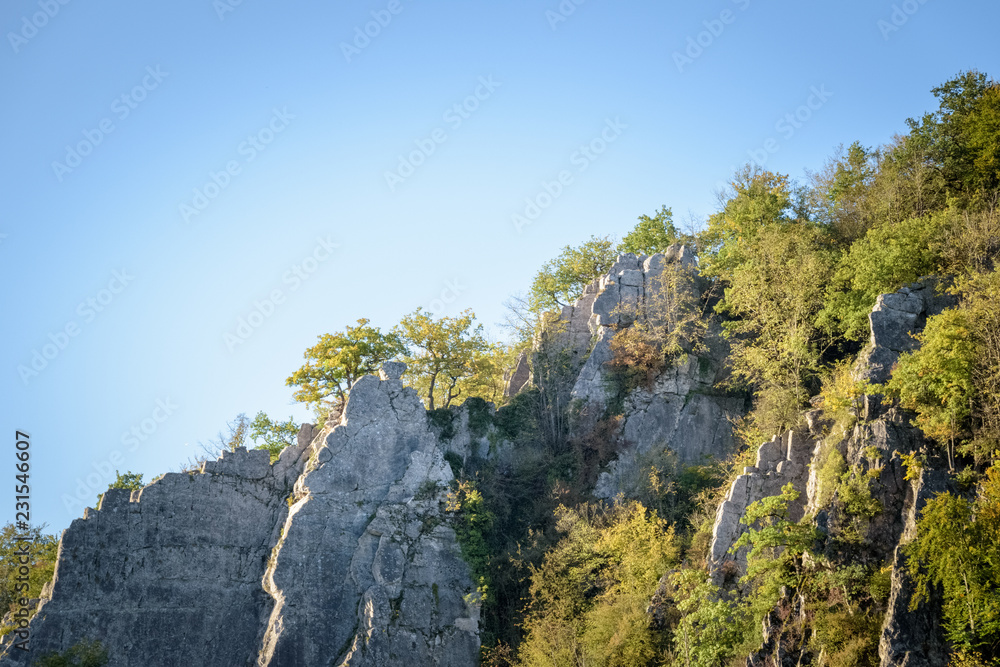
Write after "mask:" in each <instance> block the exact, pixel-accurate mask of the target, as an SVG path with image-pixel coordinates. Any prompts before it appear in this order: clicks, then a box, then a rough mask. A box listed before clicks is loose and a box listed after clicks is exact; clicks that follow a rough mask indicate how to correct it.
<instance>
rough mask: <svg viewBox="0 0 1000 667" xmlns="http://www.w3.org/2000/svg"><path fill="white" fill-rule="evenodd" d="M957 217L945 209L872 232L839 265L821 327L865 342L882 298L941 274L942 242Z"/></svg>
mask: <svg viewBox="0 0 1000 667" xmlns="http://www.w3.org/2000/svg"><path fill="white" fill-rule="evenodd" d="M953 216H954V212H951V211H948V210H944V211H939V212H937V213H934V214H930V215H926V216H924V217H919V218H908V219H906V220H903V221H902V222H898V223H882V224H878V225H875V226H874V227H872V228H871V229H869V230H868V232H867V233H866V234H865V235H864V236H863V237H862V238H860V239H858V240H857V241H856V242H855V243H853V244H852V245H851V247H850V249H849V250H848V251H847V252H846V253H844V254H843V255H842V256H841V258H840V259H839V261H838V262H837V266H836V270H835V272H834V275H833V277H832V280H831V281H830V284H829V287H828V288H827V290H826V295H825V297H824V305H823V310H822V312H821V313H820V314H819V316H818V318H817V324H818V325H819V326H820V327H822V328H823V329H824V330H825V331H827V332H829V333H830V334H831V335H839V336H843V337H845V338H847V339H849V340H855V341H860V340H863V339H865V338H866V337H867V336H868V333H869V328H868V314H869V313H870V312H871V310H872V308H873V307H874V306H875V301H876V299H878V296H879V295H880V294H887V293H891V292H895V291H896V290H898V289H899V288H900V287H902V286H903V285H906V284H907V283H912V282H915V281H916V280H917V279H918V278H920V277H922V276H927V275H931V274H933V273H934V272H935V271H936V270H937V268H938V264H939V263H940V259H941V246H940V239H941V238H942V237H943V235H944V234H945V232H946V230H947V229H948V228H949V226H950V225H951V221H952V219H953Z"/></svg>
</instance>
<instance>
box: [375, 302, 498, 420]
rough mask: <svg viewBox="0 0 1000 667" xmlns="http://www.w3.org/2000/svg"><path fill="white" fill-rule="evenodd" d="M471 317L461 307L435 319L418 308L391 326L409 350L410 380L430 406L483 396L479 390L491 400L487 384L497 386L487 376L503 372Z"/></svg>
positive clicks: (443, 405)
mask: <svg viewBox="0 0 1000 667" xmlns="http://www.w3.org/2000/svg"><path fill="white" fill-rule="evenodd" d="M475 319H476V315H475V313H473V312H472V311H471V310H466V311H464V312H463V313H462V314H461V315H459V316H458V317H442V318H440V319H437V320H435V319H434V318H433V317H432V316H431V314H430V313H425V312H423V309H422V308H417V309H416V310H415V311H414V312H413V313H411V314H409V315H407V316H406V317H404V318H403V320H402V321H401V322H400V323H399V325H397V327H396V328H395V329H394V330H393V332H394V333H395V335H397V336H398V337H399V338H400V340H403V341H405V342H406V343H407V344H408V345H410V346H411V347H412V348H414V352H413V353H412V354H411V353H408V354H407V355H406V356H405V357H404V358H403V361H405V362H406V364H407V371H406V372H407V375H408V376H409V377H410V383H411V384H412V386H413V387H414V388H415V389H416V390H417V393H419V394H420V395H421V396H423V397H424V398H426V399H427V408H428V409H429V410H433V409H435V407H443V408H447V407H449V406H451V404H452V403H453V402H455V401H456V399H459V398H461V400H465V399H466V398H468V397H469V396H473V395H480V396H482V394H483V391H485V392H486V394H487V396H484V398H487V399H492V400H496V398H497V397H496V395H495V393H496V392H495V391H492V390H491V389H490V388H491V387H498V386H500V384H499V383H497V382H490V381H489V378H491V377H494V376H497V375H499V376H501V377H502V376H503V370H504V369H503V368H502V367H500V363H499V361H498V359H499V357H500V356H502V355H500V354H498V351H497V349H496V346H494V345H491V344H490V343H489V342H488V341H487V340H486V338H485V337H484V335H483V326H482V325H481V324H478V325H475V326H473V322H474V321H475ZM491 391H492V393H491ZM461 400H460V401H458V402H459V403H460V402H461Z"/></svg>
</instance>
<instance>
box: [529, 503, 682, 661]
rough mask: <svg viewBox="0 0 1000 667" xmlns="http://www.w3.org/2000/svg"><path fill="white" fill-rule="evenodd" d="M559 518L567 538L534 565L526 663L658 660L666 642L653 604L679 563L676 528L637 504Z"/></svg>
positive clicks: (562, 511) (564, 512) (560, 513)
mask: <svg viewBox="0 0 1000 667" xmlns="http://www.w3.org/2000/svg"><path fill="white" fill-rule="evenodd" d="M556 517H557V524H556V525H557V530H558V531H559V532H560V533H562V534H563V538H562V539H561V540H560V541H559V543H558V544H557V545H556V546H555V547H554V548H553V549H551V550H549V551H548V552H547V553H546V555H545V557H544V559H543V560H542V563H541V564H540V565H539V566H538V567H533V568H532V574H531V589H530V603H529V614H528V618H527V620H526V622H525V626H524V627H525V630H526V632H527V635H526V637H525V640H524V642H523V643H522V644H521V647H520V651H519V654H518V657H519V660H520V664H522V665H524V666H525V667H529V666H530V667H534V666H536V665H566V666H567V667H570V666H575V665H580V664H594V665H608V666H621V667H626V666H628V667H632V666H637V665H651V664H654V661H655V660H656V659H657V657H658V655H659V653H660V650H661V648H662V647H661V642H660V638H659V637H657V636H656V634H655V633H654V632H653V631H652V630H651V628H650V624H649V617H648V616H647V614H646V607H647V606H648V605H649V599H650V597H652V594H653V592H654V591H655V590H656V587H657V584H658V582H659V579H660V577H661V576H662V574H663V573H664V572H665V571H667V570H668V569H669V568H670V567H673V566H676V564H677V562H678V556H679V549H678V545H677V541H676V540H675V537H674V533H673V529H672V528H671V527H669V526H667V525H666V522H664V521H663V520H662V519H660V518H658V517H657V516H656V513H655V512H653V513H650V512H647V510H646V508H644V507H643V506H642V505H641V504H639V503H636V502H625V503H622V504H618V505H615V506H613V507H611V508H607V509H600V508H598V507H596V506H587V505H584V506H581V507H578V508H577V509H572V510H571V509H568V508H566V507H560V508H559V509H558V510H557V512H556Z"/></svg>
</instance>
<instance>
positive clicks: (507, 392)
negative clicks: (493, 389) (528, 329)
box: [503, 352, 531, 398]
mask: <svg viewBox="0 0 1000 667" xmlns="http://www.w3.org/2000/svg"><path fill="white" fill-rule="evenodd" d="M530 382H531V366H530V365H529V364H528V354H527V353H526V352H522V353H521V354H520V355H519V356H518V357H517V364H516V365H515V366H514V370H513V371H512V372H511V374H510V377H509V378H507V383H506V384H505V385H504V388H503V395H504V398H510V397H511V396H516V395H517V393H518V392H520V391H521V390H522V389H524V387H525V386H526V385H527V384H528V383H530Z"/></svg>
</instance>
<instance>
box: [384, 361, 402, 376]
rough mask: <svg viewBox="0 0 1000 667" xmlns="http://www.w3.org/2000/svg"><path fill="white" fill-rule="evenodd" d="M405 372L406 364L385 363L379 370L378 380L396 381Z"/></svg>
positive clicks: (399, 362) (398, 362)
mask: <svg viewBox="0 0 1000 667" xmlns="http://www.w3.org/2000/svg"><path fill="white" fill-rule="evenodd" d="M405 372H406V364H404V363H403V362H401V361H387V362H385V363H384V364H382V368H381V369H380V370H379V373H378V374H379V378H380V379H382V380H398V379H399V378H401V377H403V373H405Z"/></svg>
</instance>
